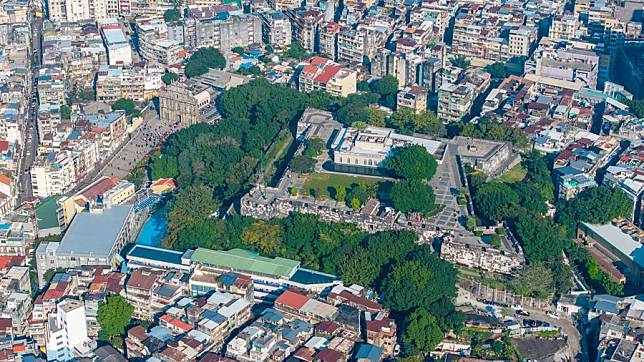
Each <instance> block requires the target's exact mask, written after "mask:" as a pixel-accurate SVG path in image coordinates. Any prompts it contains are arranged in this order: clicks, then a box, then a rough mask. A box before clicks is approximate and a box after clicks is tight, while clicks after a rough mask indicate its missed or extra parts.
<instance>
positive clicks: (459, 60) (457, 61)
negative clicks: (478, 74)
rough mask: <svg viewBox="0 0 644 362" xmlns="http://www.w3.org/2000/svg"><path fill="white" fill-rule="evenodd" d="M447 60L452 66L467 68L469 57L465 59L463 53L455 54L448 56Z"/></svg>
mask: <svg viewBox="0 0 644 362" xmlns="http://www.w3.org/2000/svg"><path fill="white" fill-rule="evenodd" d="M449 62H450V63H451V64H452V65H453V66H455V67H457V68H461V69H467V68H468V67H469V66H470V61H469V59H467V58H466V57H465V56H463V55H457V56H455V57H452V58H449Z"/></svg>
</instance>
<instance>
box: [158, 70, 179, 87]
mask: <svg viewBox="0 0 644 362" xmlns="http://www.w3.org/2000/svg"><path fill="white" fill-rule="evenodd" d="M161 80H162V81H163V83H165V84H167V85H169V84H172V82H174V81H177V80H179V74H177V73H174V72H166V73H165V74H164V75H163V77H161Z"/></svg>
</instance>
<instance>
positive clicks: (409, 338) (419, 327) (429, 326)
mask: <svg viewBox="0 0 644 362" xmlns="http://www.w3.org/2000/svg"><path fill="white" fill-rule="evenodd" d="M442 340H443V332H442V331H441V329H440V327H439V325H438V322H437V321H436V318H435V317H434V316H433V315H432V314H430V313H429V312H428V311H427V309H425V308H418V309H416V310H415V311H414V312H413V313H411V314H410V315H409V317H407V319H406V321H405V332H404V334H403V336H402V344H403V348H404V352H405V354H406V355H408V356H413V355H417V354H426V353H429V352H431V351H433V350H434V348H436V346H437V345H438V344H439V343H440V342H441V341H442Z"/></svg>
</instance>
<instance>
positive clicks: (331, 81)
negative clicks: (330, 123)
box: [298, 56, 358, 97]
mask: <svg viewBox="0 0 644 362" xmlns="http://www.w3.org/2000/svg"><path fill="white" fill-rule="evenodd" d="M357 80H358V73H357V72H356V71H355V70H351V69H348V68H344V67H343V66H341V65H339V64H338V63H335V62H333V61H331V60H329V59H326V58H322V57H317V56H316V57H313V58H311V59H309V60H307V61H306V62H305V64H304V66H302V68H301V69H300V74H299V77H298V84H299V89H300V91H302V92H307V93H308V92H312V91H316V90H321V91H326V92H328V93H330V94H332V95H334V96H340V97H346V96H348V95H349V94H352V93H355V92H356V90H357V89H356V87H357Z"/></svg>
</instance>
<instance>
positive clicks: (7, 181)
mask: <svg viewBox="0 0 644 362" xmlns="http://www.w3.org/2000/svg"><path fill="white" fill-rule="evenodd" d="M0 183H3V184H5V185H11V179H10V178H9V177H8V176H7V175H2V174H0Z"/></svg>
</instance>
